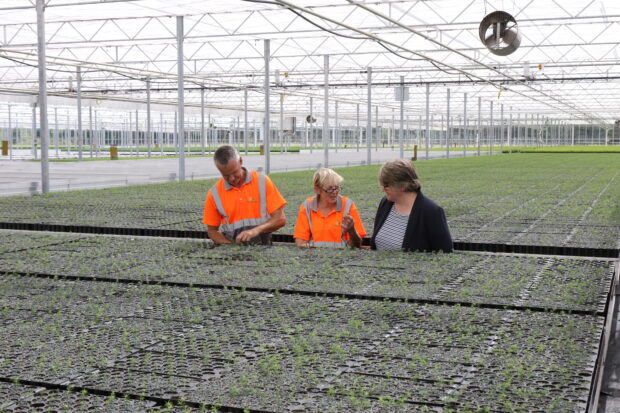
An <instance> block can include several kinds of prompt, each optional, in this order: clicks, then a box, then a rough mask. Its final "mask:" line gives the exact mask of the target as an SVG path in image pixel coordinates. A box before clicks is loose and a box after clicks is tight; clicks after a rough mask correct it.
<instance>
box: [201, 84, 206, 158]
mask: <svg viewBox="0 0 620 413" xmlns="http://www.w3.org/2000/svg"><path fill="white" fill-rule="evenodd" d="M200 144H201V146H202V152H200V154H201V155H202V156H205V149H206V148H205V147H206V139H205V88H204V87H201V88H200Z"/></svg>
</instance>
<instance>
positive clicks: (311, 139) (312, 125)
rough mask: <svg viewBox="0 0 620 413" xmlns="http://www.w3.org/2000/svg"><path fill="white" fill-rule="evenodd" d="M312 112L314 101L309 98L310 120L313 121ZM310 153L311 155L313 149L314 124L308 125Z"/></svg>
mask: <svg viewBox="0 0 620 413" xmlns="http://www.w3.org/2000/svg"><path fill="white" fill-rule="evenodd" d="M313 112H314V99H313V98H310V120H312V119H314V118H313V117H312V116H313ZM309 140H310V153H312V149H313V148H314V124H313V123H310V139H309Z"/></svg>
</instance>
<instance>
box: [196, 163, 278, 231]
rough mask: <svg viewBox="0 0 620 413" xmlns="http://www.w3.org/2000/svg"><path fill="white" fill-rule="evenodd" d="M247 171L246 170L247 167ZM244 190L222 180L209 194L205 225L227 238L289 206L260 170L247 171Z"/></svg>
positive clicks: (206, 204)
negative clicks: (216, 228)
mask: <svg viewBox="0 0 620 413" xmlns="http://www.w3.org/2000/svg"><path fill="white" fill-rule="evenodd" d="M244 169H245V168H244ZM246 173H247V174H246V178H245V182H244V183H243V185H241V187H240V188H236V187H234V186H232V185H230V184H229V183H228V182H226V181H225V180H224V178H221V179H220V180H219V181H217V183H216V184H215V185H213V187H211V189H209V192H208V193H207V198H206V200H205V206H204V212H203V216H202V223H203V224H205V225H208V226H212V227H219V230H220V232H221V233H222V234H224V236H225V237H226V238H228V239H229V240H231V241H234V239H235V237H236V236H237V235H238V234H239V233H240V232H241V231H244V230H246V229H250V228H254V227H255V226H257V225H260V224H262V223H264V222H267V221H268V220H269V218H270V216H271V213H273V211H275V210H277V209H278V208H281V207H283V206H284V205H286V200H285V199H284V198H283V197H282V195H281V194H280V192H279V191H278V189H277V188H276V186H275V185H274V184H273V182H272V181H271V179H269V177H268V176H266V175H265V174H262V173H259V172H257V171H251V172H250V171H247V170H246Z"/></svg>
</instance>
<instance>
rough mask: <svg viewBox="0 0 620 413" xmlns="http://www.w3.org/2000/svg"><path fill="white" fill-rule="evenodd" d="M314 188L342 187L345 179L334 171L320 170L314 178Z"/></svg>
mask: <svg viewBox="0 0 620 413" xmlns="http://www.w3.org/2000/svg"><path fill="white" fill-rule="evenodd" d="M312 180H313V183H314V186H315V187H319V188H325V187H326V186H332V185H340V184H341V183H342V181H344V178H343V177H342V176H340V175H338V174H337V173H336V172H335V171H334V170H333V169H329V168H319V169H318V170H317V171H316V172H315V173H314V177H313V178H312Z"/></svg>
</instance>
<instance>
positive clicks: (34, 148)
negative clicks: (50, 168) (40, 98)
mask: <svg viewBox="0 0 620 413" xmlns="http://www.w3.org/2000/svg"><path fill="white" fill-rule="evenodd" d="M31 133H32V157H33V158H34V159H39V156H38V154H37V152H38V151H37V104H36V103H33V104H32V128H31Z"/></svg>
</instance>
